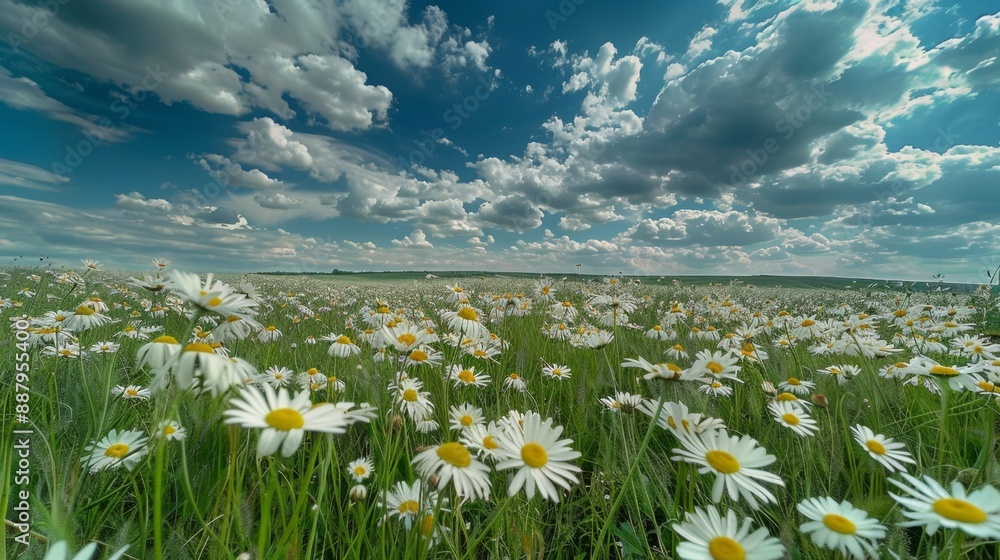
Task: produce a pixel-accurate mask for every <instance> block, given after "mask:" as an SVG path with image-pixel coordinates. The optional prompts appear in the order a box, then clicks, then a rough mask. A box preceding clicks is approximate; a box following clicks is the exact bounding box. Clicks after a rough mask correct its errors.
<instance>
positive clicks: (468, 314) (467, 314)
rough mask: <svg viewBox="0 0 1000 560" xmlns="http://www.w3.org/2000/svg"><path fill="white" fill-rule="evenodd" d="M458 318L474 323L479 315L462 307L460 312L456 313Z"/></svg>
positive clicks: (470, 309) (468, 308) (469, 308)
mask: <svg viewBox="0 0 1000 560" xmlns="http://www.w3.org/2000/svg"><path fill="white" fill-rule="evenodd" d="M458 316H459V317H461V318H463V319H465V320H466V321H475V320H477V319H479V314H478V313H476V311H475V310H474V309H472V308H471V307H463V308H462V309H461V311H459V312H458Z"/></svg>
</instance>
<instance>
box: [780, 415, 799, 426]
mask: <svg viewBox="0 0 1000 560" xmlns="http://www.w3.org/2000/svg"><path fill="white" fill-rule="evenodd" d="M781 419H782V420H784V421H785V424H788V425H789V426H798V425H799V417H798V416H796V415H794V414H792V413H791V412H786V413H784V414H782V415H781Z"/></svg>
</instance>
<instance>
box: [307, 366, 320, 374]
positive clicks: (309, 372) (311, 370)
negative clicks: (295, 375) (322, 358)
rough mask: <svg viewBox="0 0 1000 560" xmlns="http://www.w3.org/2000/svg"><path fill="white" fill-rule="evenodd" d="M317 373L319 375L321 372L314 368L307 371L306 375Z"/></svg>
mask: <svg viewBox="0 0 1000 560" xmlns="http://www.w3.org/2000/svg"><path fill="white" fill-rule="evenodd" d="M317 373H319V370H318V369H316V368H314V367H311V368H309V369H307V370H306V375H316V374H317Z"/></svg>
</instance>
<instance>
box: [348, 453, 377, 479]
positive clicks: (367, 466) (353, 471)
mask: <svg viewBox="0 0 1000 560" xmlns="http://www.w3.org/2000/svg"><path fill="white" fill-rule="evenodd" d="M374 472H375V465H374V464H373V463H372V459H371V457H362V458H360V459H355V460H353V461H351V462H350V463H348V464H347V474H348V475H350V477H351V478H353V479H354V482H364V481H365V480H367V479H368V477H370V476H371V475H372V474H373V473H374Z"/></svg>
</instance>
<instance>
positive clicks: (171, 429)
mask: <svg viewBox="0 0 1000 560" xmlns="http://www.w3.org/2000/svg"><path fill="white" fill-rule="evenodd" d="M156 435H158V436H161V437H165V438H167V441H181V440H183V439H184V438H185V437H187V431H186V430H185V429H184V428H183V427H181V425H180V424H178V423H177V421H176V420H164V421H162V422H160V423H159V424H157V425H156Z"/></svg>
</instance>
